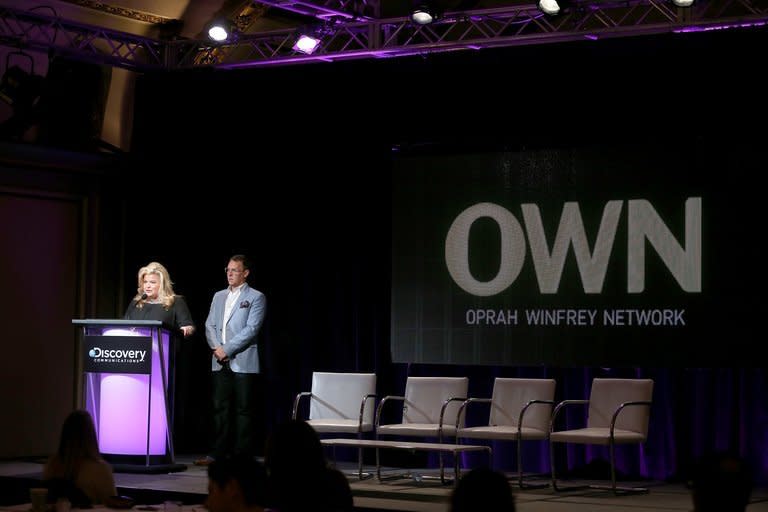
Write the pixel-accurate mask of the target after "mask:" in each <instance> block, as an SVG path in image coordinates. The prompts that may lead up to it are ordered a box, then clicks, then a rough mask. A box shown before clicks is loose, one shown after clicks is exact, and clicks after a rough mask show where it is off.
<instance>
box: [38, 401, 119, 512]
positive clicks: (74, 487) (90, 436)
mask: <svg viewBox="0 0 768 512" xmlns="http://www.w3.org/2000/svg"><path fill="white" fill-rule="evenodd" d="M43 479H44V480H45V481H46V485H47V486H48V487H49V489H50V490H51V494H52V495H58V496H52V497H53V498H55V497H62V498H69V499H70V501H72V502H73V503H74V504H76V505H90V504H91V503H93V504H100V503H104V502H105V501H106V499H107V498H109V497H110V496H114V495H116V494H117V490H116V489H115V478H114V476H113V475H112V466H110V465H109V464H108V463H107V462H106V461H105V460H104V459H102V458H101V454H100V453H99V444H98V441H97V440H96V428H95V426H94V424H93V418H91V415H90V413H88V411H83V410H76V411H72V412H71V413H69V416H67V419H66V420H64V424H63V425H62V427H61V437H60V439H59V449H58V451H57V452H56V453H55V454H54V455H52V456H51V458H50V459H48V462H47V463H46V464H45V467H44V468H43ZM86 499H87V500H89V501H90V502H91V503H82V502H83V501H85V500H86Z"/></svg>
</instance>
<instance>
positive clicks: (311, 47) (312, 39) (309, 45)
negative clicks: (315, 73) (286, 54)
mask: <svg viewBox="0 0 768 512" xmlns="http://www.w3.org/2000/svg"><path fill="white" fill-rule="evenodd" d="M320 41H321V40H320V38H319V37H317V36H315V35H309V34H301V35H300V36H299V38H298V39H297V40H296V43H295V44H294V45H293V47H292V48H293V50H294V51H297V52H301V53H305V54H307V55H312V54H313V53H315V50H317V48H318V47H319V46H320Z"/></svg>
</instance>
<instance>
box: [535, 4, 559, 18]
mask: <svg viewBox="0 0 768 512" xmlns="http://www.w3.org/2000/svg"><path fill="white" fill-rule="evenodd" d="M538 6H539V10H540V11H541V12H543V13H544V14H549V15H550V16H555V15H557V14H559V13H560V4H559V3H558V2H557V0H539V4H538Z"/></svg>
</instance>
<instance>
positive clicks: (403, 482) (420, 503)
mask: <svg viewBox="0 0 768 512" xmlns="http://www.w3.org/2000/svg"><path fill="white" fill-rule="evenodd" d="M197 457H198V456H197V455H195V456H180V457H177V462H179V463H182V464H187V465H188V467H187V470H186V471H181V472H175V473H168V474H137V473H115V483H116V484H117V487H118V492H119V493H120V494H121V495H125V496H130V497H132V498H134V499H135V500H136V502H137V504H158V503H162V502H163V501H165V500H181V501H183V502H184V504H185V505H192V506H193V507H192V509H193V510H196V509H197V507H195V505H199V509H200V511H201V512H202V511H203V510H204V507H203V506H202V504H203V503H204V501H205V496H206V493H207V483H208V479H207V474H206V469H205V468H204V467H198V466H194V465H192V461H193V460H194V459H195V458H197ZM340 469H342V470H344V471H345V473H346V472H352V471H353V469H354V464H352V463H340ZM366 469H371V468H366ZM411 471H413V472H414V474H415V475H416V476H417V477H418V478H419V479H420V481H417V480H416V479H414V478H404V477H402V478H398V477H397V475H398V474H400V473H401V472H402V470H397V469H393V468H386V470H385V471H384V472H383V476H384V477H390V478H385V479H384V480H383V481H382V482H379V481H378V480H376V479H375V478H369V479H367V480H362V481H360V480H358V479H357V477H351V476H350V477H349V482H350V486H351V488H352V492H353V494H354V502H355V508H356V509H357V510H360V511H371V512H372V511H383V510H401V511H407V512H447V511H448V508H449V507H448V500H449V497H450V493H451V490H452V486H450V485H442V484H440V483H439V480H438V481H434V480H432V479H430V478H428V477H430V476H433V475H436V471H435V470H434V469H425V470H411ZM41 472H42V461H31V460H8V461H3V462H0V505H13V504H15V503H22V502H24V501H28V494H27V489H28V488H29V487H31V486H33V485H34V482H35V481H39V480H40V478H41V474H42V473H41ZM423 477H427V478H423ZM569 483H588V482H584V481H578V482H569ZM600 483H604V482H600ZM622 484H632V482H622ZM637 484H639V485H643V486H646V487H649V488H650V492H649V493H648V494H641V495H628V496H614V495H613V494H612V493H610V492H606V491H594V490H580V491H569V492H563V493H555V492H554V491H552V490H551V489H550V488H546V489H538V490H519V489H517V488H516V487H515V494H516V496H517V510H518V512H544V511H546V512H624V511H625V512H651V511H654V512H656V511H659V510H667V511H670V512H674V511H689V510H691V508H692V504H691V499H690V493H689V491H688V489H686V488H685V486H684V485H681V484H669V483H664V482H637ZM296 486H297V489H298V488H300V486H301V480H300V478H297V480H296ZM747 510H748V512H768V490H765V489H758V490H755V492H753V494H752V503H751V504H750V505H749V507H748V508H747Z"/></svg>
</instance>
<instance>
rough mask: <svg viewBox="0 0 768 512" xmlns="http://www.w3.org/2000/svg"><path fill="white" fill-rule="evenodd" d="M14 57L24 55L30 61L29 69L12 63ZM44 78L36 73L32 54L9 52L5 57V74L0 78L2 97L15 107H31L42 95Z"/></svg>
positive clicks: (0, 95) (0, 93)
mask: <svg viewBox="0 0 768 512" xmlns="http://www.w3.org/2000/svg"><path fill="white" fill-rule="evenodd" d="M12 57H22V58H24V59H27V60H28V61H29V66H28V67H29V70H26V69H22V68H21V67H20V66H18V65H15V64H14V65H11V58H12ZM42 81H43V78H42V77H40V76H37V75H35V68H34V60H33V58H32V56H30V55H28V54H26V53H24V52H20V51H13V52H8V54H7V55H6V57H5V74H4V75H3V78H2V80H0V99H2V100H3V101H5V102H6V103H8V104H9V105H12V106H14V107H21V108H24V107H30V106H31V105H32V103H33V102H34V101H35V99H36V98H37V97H38V96H39V95H40V91H41V89H42Z"/></svg>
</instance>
